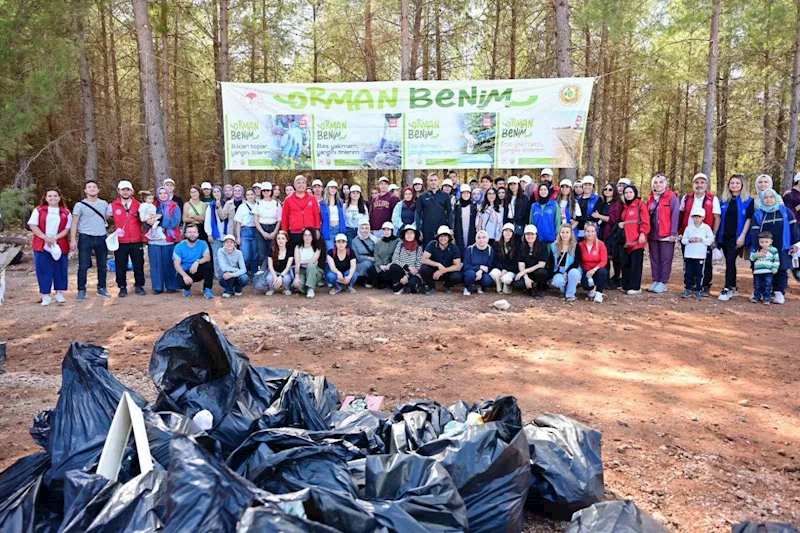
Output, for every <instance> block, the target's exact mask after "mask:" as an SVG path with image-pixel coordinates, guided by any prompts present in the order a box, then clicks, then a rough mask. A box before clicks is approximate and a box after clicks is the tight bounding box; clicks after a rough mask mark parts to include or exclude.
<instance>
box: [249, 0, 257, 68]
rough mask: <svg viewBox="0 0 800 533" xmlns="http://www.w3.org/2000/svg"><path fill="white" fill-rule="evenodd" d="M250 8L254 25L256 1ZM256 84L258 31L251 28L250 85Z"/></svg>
mask: <svg viewBox="0 0 800 533" xmlns="http://www.w3.org/2000/svg"><path fill="white" fill-rule="evenodd" d="M250 6H251V8H252V16H253V25H255V20H256V16H257V13H256V0H251V3H250ZM255 82H256V30H255V28H254V27H251V28H250V83H255Z"/></svg>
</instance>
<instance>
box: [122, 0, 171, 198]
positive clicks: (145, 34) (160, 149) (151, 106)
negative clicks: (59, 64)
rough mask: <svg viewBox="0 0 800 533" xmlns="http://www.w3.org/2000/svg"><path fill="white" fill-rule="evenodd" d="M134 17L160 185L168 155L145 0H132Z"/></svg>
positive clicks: (166, 170)
mask: <svg viewBox="0 0 800 533" xmlns="http://www.w3.org/2000/svg"><path fill="white" fill-rule="evenodd" d="M131 2H132V3H133V14H134V17H135V20H136V43H137V46H138V49H139V69H140V72H139V75H140V76H141V77H142V79H143V82H142V84H143V86H144V102H145V115H146V117H147V138H148V140H149V146H150V158H151V160H152V162H153V171H154V172H155V185H156V187H161V186H162V185H163V184H164V180H165V179H167V178H168V177H169V157H168V156H167V154H168V152H167V139H166V136H165V134H164V123H163V117H162V114H161V105H160V103H159V101H158V78H157V76H156V63H155V60H154V58H155V54H154V51H153V32H152V29H151V26H150V14H149V13H148V12H147V0H131Z"/></svg>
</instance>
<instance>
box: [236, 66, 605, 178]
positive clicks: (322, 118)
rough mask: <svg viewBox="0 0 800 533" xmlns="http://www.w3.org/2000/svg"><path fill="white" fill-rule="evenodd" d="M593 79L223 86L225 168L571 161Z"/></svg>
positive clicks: (562, 164) (559, 164)
mask: <svg viewBox="0 0 800 533" xmlns="http://www.w3.org/2000/svg"><path fill="white" fill-rule="evenodd" d="M594 82H595V78H550V79H540V80H475V81H402V82H371V83H316V84H298V83H294V84H292V83H286V84H284V83H222V84H221V85H222V104H223V115H224V133H225V161H226V167H227V168H228V169H230V170H269V169H296V170H357V169H381V170H383V169H438V168H543V167H556V168H572V167H576V166H578V163H579V162H580V157H581V149H582V146H583V136H584V124H585V123H586V117H587V113H588V109H589V103H590V101H591V95H592V88H593V85H594Z"/></svg>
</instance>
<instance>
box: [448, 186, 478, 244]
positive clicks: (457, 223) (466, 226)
mask: <svg viewBox="0 0 800 533" xmlns="http://www.w3.org/2000/svg"><path fill="white" fill-rule="evenodd" d="M460 195H461V197H460V198H459V199H458V203H457V204H456V206H455V209H454V210H453V230H454V231H453V233H455V241H456V246H458V251H459V252H460V253H461V256H462V257H463V256H464V251H465V250H466V249H467V247H469V246H472V245H473V244H475V232H476V225H475V222H476V220H477V217H478V206H477V205H475V204H474V203H473V202H472V199H471V196H472V191H470V188H469V185H462V186H461V192H460Z"/></svg>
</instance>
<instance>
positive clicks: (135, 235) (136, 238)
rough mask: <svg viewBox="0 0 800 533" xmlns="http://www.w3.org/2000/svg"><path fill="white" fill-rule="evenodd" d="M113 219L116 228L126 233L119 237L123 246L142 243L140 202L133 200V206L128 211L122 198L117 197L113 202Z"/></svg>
mask: <svg viewBox="0 0 800 533" xmlns="http://www.w3.org/2000/svg"><path fill="white" fill-rule="evenodd" d="M111 217H112V218H113V219H114V227H115V228H116V229H117V231H118V230H122V231H123V232H124V234H123V235H119V234H117V235H119V242H120V243H121V244H124V243H131V242H142V241H143V240H144V239H143V238H142V222H141V221H140V220H139V202H138V201H136V199H135V198H131V206H130V209H129V210H128V211H126V210H125V206H123V205H122V198H121V197H117V199H116V200H114V201H113V202H111Z"/></svg>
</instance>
